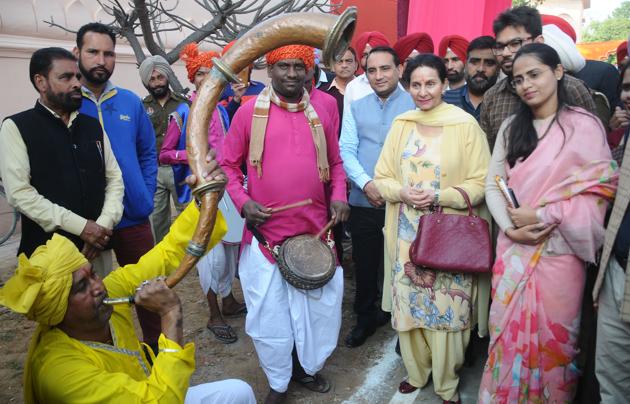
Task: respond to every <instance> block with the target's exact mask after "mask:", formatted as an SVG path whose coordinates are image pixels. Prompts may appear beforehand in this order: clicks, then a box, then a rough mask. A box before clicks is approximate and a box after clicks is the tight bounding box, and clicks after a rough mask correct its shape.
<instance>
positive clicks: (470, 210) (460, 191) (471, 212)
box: [453, 187, 473, 216]
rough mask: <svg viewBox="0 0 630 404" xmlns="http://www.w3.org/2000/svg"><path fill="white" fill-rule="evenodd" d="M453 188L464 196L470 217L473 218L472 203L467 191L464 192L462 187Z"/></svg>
mask: <svg viewBox="0 0 630 404" xmlns="http://www.w3.org/2000/svg"><path fill="white" fill-rule="evenodd" d="M453 188H455V189H456V190H458V191H459V193H460V194H462V196H463V197H464V201H466V205H467V206H468V216H473V209H472V203H470V198H469V197H468V194H467V193H466V191H464V190H463V189H461V188H460V187H453Z"/></svg>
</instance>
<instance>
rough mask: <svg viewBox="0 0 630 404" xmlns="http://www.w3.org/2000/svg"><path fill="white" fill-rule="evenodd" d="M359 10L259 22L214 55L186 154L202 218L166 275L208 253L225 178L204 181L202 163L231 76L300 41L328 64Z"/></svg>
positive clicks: (171, 282) (346, 40) (178, 275)
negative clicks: (210, 127) (213, 118)
mask: <svg viewBox="0 0 630 404" xmlns="http://www.w3.org/2000/svg"><path fill="white" fill-rule="evenodd" d="M356 15H357V11H356V8H355V7H349V8H348V9H346V10H345V11H344V12H343V13H342V14H341V15H339V16H337V15H332V14H320V13H288V14H285V15H283V16H278V17H275V18H271V19H269V20H267V21H264V22H262V23H261V24H258V25H257V26H255V27H254V28H252V29H251V30H250V31H248V32H247V33H246V34H245V35H243V36H242V37H241V38H240V39H238V40H237V41H236V42H235V43H234V45H233V46H232V47H231V48H230V49H229V50H228V51H227V52H226V53H225V55H223V57H222V58H221V59H215V60H214V67H213V68H212V72H211V74H209V75H208V77H207V78H206V79H205V80H204V82H203V83H202V85H201V88H200V89H198V91H197V98H196V99H195V102H194V103H193V105H192V106H191V108H190V114H189V116H188V123H187V134H186V136H187V137H186V153H187V155H188V163H189V164H190V170H191V171H192V173H193V174H195V176H196V177H197V179H198V180H200V181H199V182H198V184H199V185H197V186H196V187H195V189H193V194H194V195H195V198H197V200H199V201H201V208H200V215H199V222H198V223H197V228H196V230H195V233H194V235H193V238H192V240H191V241H190V244H189V245H188V248H187V249H186V255H185V257H184V259H183V260H182V262H181V264H180V266H179V268H178V269H177V271H176V272H174V273H173V274H171V276H169V278H168V279H167V280H166V284H167V285H168V286H169V287H173V286H175V285H176V284H177V283H178V282H179V281H180V280H181V279H182V278H183V277H184V276H185V275H186V274H187V273H188V271H190V269H192V267H193V266H195V264H196V263H197V261H198V260H199V258H200V257H201V256H202V255H203V254H204V252H205V247H206V246H207V245H208V242H209V241H210V236H211V234H212V230H213V229H214V223H215V220H216V215H217V207H218V202H219V196H220V193H221V191H222V190H223V188H224V187H225V183H223V182H216V181H211V182H204V181H202V179H203V177H204V175H203V174H204V172H203V170H204V167H205V159H206V153H207V152H208V125H209V124H210V117H211V116H212V113H213V111H214V109H215V108H216V105H217V102H218V101H219V97H220V96H221V93H222V92H223V89H224V88H225V85H226V84H227V83H228V81H231V82H238V81H239V79H238V78H237V76H236V73H239V72H240V71H241V70H243V69H244V68H245V67H246V66H248V65H249V64H251V63H253V62H254V61H255V60H256V59H258V58H259V57H261V56H263V55H264V54H266V53H267V52H269V51H271V50H273V49H275V48H278V47H280V46H284V45H291V44H300V45H309V46H313V47H316V48H320V49H323V59H324V61H325V62H327V63H328V64H329V65H330V66H332V64H333V63H334V61H335V58H336V57H337V56H341V55H342V54H343V52H345V50H346V48H347V47H348V46H349V44H350V40H351V39H352V34H353V33H354V28H355V24H356Z"/></svg>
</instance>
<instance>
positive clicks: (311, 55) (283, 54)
mask: <svg viewBox="0 0 630 404" xmlns="http://www.w3.org/2000/svg"><path fill="white" fill-rule="evenodd" d="M265 58H266V59H267V64H268V65H275V64H276V63H278V62H279V61H281V60H284V59H302V62H304V66H306V69H307V70H310V69H312V68H313V67H314V66H315V51H314V50H313V48H312V47H310V46H306V45H287V46H282V47H280V48H277V49H274V50H272V51H271V52H269V53H267V55H266V56H265Z"/></svg>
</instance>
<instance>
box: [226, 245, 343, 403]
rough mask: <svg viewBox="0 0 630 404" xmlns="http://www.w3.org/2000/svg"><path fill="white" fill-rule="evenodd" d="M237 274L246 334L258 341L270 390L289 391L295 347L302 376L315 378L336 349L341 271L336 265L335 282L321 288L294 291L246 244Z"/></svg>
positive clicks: (270, 264) (266, 261)
mask: <svg viewBox="0 0 630 404" xmlns="http://www.w3.org/2000/svg"><path fill="white" fill-rule="evenodd" d="M239 274H240V279H241V286H242V288H243V296H244V297H245V304H246V305H247V317H246V318H245V332H246V333H247V335H249V336H250V337H251V338H252V340H253V342H254V347H255V348H256V353H257V354H258V359H259V361H260V365H261V367H262V369H263V371H264V372H265V375H266V376H267V380H268V381H269V386H270V387H271V388H272V389H274V390H275V391H277V392H280V393H282V392H285V391H287V387H288V386H289V381H290V380H291V374H292V371H293V360H292V357H291V352H292V351H293V346H294V345H295V348H296V351H297V356H298V359H299V361H300V365H302V368H304V371H305V372H306V373H307V374H309V375H311V376H314V375H315V374H317V372H319V371H320V370H321V369H322V368H323V367H324V363H325V362H326V359H328V357H329V356H330V355H331V354H332V352H333V351H334V349H335V348H336V347H337V339H338V338H339V330H340V328H341V300H342V298H343V269H342V268H341V267H340V266H338V267H337V269H336V272H335V275H334V276H333V278H332V279H331V280H330V281H329V282H328V283H327V284H326V285H324V286H323V287H321V288H319V289H314V290H309V291H305V290H300V289H296V288H294V287H293V286H291V285H289V284H288V283H287V282H286V281H285V280H284V278H283V277H282V274H280V270H279V269H278V265H277V264H275V263H271V262H269V260H268V259H267V257H265V256H264V255H263V253H262V251H260V248H259V245H258V242H257V241H256V240H255V239H254V240H252V244H244V245H243V250H242V253H241V260H240V266H239Z"/></svg>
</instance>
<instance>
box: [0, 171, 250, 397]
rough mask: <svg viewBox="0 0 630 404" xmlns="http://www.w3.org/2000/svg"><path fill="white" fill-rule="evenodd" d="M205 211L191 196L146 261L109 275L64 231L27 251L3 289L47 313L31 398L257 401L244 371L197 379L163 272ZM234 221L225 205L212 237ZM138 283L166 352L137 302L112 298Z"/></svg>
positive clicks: (10, 300)
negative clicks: (237, 376) (137, 323)
mask: <svg viewBox="0 0 630 404" xmlns="http://www.w3.org/2000/svg"><path fill="white" fill-rule="evenodd" d="M209 163H210V164H209V166H208V170H207V172H209V173H210V175H209V176H207V177H206V179H207V180H214V179H219V180H220V179H223V178H224V174H223V173H222V172H221V170H220V169H219V168H218V166H217V163H216V161H214V160H213V159H210V160H209ZM198 217H199V211H198V209H197V207H196V206H195V204H194V203H193V204H190V205H189V206H188V208H187V209H186V210H184V212H183V213H182V214H181V216H180V217H179V218H178V219H177V220H176V221H175V223H174V224H173V226H172V227H171V230H170V232H169V233H168V234H167V235H166V236H165V237H164V239H163V241H162V242H160V243H159V244H158V245H157V246H155V247H154V248H153V249H151V250H150V251H149V252H147V253H146V254H145V255H144V256H142V258H141V259H140V261H139V262H138V263H137V264H130V265H126V266H125V267H122V268H119V269H118V270H116V271H113V272H112V273H111V274H109V275H108V276H107V277H105V278H104V279H103V280H101V279H100V278H99V277H98V275H96V274H95V273H94V271H93V269H92V265H91V264H90V263H89V262H88V261H87V260H86V258H85V257H84V256H83V255H82V254H81V253H80V252H79V250H78V249H77V248H76V247H75V245H74V244H73V243H72V242H70V241H69V240H68V239H66V238H65V237H63V236H60V235H57V234H56V235H54V236H53V238H52V239H51V240H49V241H48V242H47V243H46V245H43V246H40V247H38V248H37V249H36V250H35V251H34V252H33V254H32V255H31V256H30V257H29V258H27V257H26V255H25V254H21V255H20V256H19V261H18V268H17V270H16V272H15V275H14V276H13V277H11V278H10V279H9V280H8V281H7V283H6V285H5V286H4V288H2V289H0V304H1V305H4V306H7V307H8V308H10V309H11V310H13V311H15V312H18V313H22V314H24V315H25V316H26V317H28V318H29V319H31V320H34V321H36V322H37V323H38V326H37V329H36V330H35V333H34V334H33V337H32V339H31V343H30V346H29V350H28V357H27V359H26V364H25V367H24V369H25V370H24V401H25V403H27V404H32V403H78V402H87V401H89V402H94V403H97V402H99V403H106V402H109V403H111V402H120V403H130V402H147V403H175V402H180V403H181V402H183V403H187V404H188V403H200V402H204V403H221V404H223V403H227V402H230V403H255V398H254V395H253V392H252V389H251V388H250V387H249V385H247V384H246V383H244V382H242V381H240V380H224V381H220V382H215V383H207V384H201V385H198V386H194V387H191V388H189V387H188V385H189V380H190V376H191V375H192V373H193V371H194V370H195V348H194V345H193V344H192V343H188V344H186V345H184V344H183V329H182V316H183V315H182V307H181V303H180V301H179V298H178V297H177V295H176V294H175V292H174V291H173V290H172V289H169V288H168V287H167V286H166V283H165V282H164V279H165V276H167V275H169V274H170V273H171V272H173V271H174V270H175V269H176V268H177V266H178V265H179V262H180V261H181V259H182V258H183V256H184V249H185V247H186V245H187V243H188V241H189V240H190V239H191V237H192V232H193V230H194V228H195V223H196V222H197V220H198ZM225 231H226V225H225V221H224V220H223V217H222V216H220V214H219V216H218V217H217V221H216V225H215V227H214V231H213V233H212V237H211V241H210V243H209V245H208V247H211V246H214V245H215V244H216V243H217V242H220V240H221V237H222V236H223V234H224V233H225ZM147 279H151V280H147ZM134 293H135V297H134V298H135V303H136V305H139V306H142V307H144V308H146V309H149V310H151V311H153V312H155V313H157V314H158V315H159V316H160V320H161V327H162V334H161V335H160V338H159V343H158V345H159V353H158V354H157V356H154V355H153V352H152V351H151V350H143V349H142V346H141V344H140V342H139V340H138V336H137V335H136V333H135V331H134V324H133V319H132V311H131V307H130V306H128V305H117V306H110V305H106V304H104V303H103V300H104V299H105V298H106V297H122V296H127V295H130V294H134ZM147 354H148V355H150V357H149V356H148V355H147ZM151 363H152V366H151Z"/></svg>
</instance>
